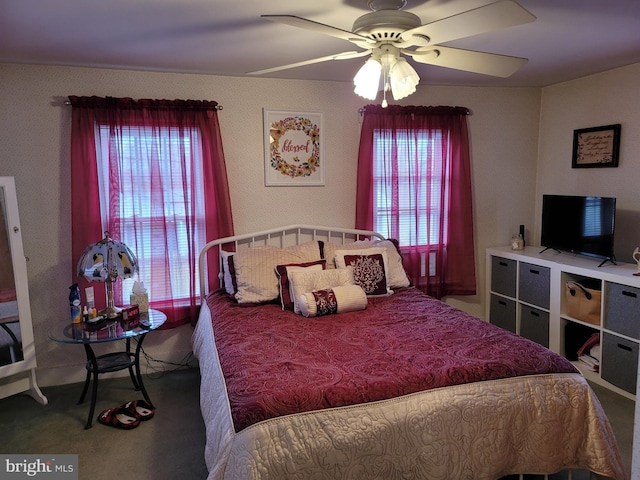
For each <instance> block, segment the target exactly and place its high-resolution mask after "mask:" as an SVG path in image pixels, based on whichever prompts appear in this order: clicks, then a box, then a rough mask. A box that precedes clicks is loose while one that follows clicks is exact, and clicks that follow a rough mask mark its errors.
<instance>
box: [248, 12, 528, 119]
mask: <svg viewBox="0 0 640 480" xmlns="http://www.w3.org/2000/svg"><path fill="white" fill-rule="evenodd" d="M406 3H407V2H406V0H367V4H368V5H369V8H371V10H373V11H372V12H370V13H367V14H365V15H362V16H360V17H359V18H357V19H356V20H355V22H354V23H353V29H352V31H348V30H343V29H341V28H337V27H333V26H330V25H325V24H323V23H319V22H315V21H313V20H308V19H306V18H302V17H297V16H295V15H262V18H265V19H267V20H271V21H273V22H278V23H282V24H286V25H291V26H294V27H299V28H304V29H306V30H311V31H314V32H317V33H321V34H323V35H329V36H332V37H336V38H340V39H342V40H347V41H348V42H351V43H352V44H354V45H355V46H357V47H359V48H360V49H361V50H360V51H348V52H342V53H337V54H334V55H328V56H325V57H320V58H314V59H311V60H305V61H302V62H297V63H291V64H289V65H282V66H279V67H273V68H267V69H264V70H258V71H254V72H249V75H262V74H267V73H273V72H278V71H281V70H287V69H290V68H296V67H301V66H304V65H311V64H314V63H320V62H326V61H329V60H345V59H350V58H358V57H364V56H367V55H370V58H369V59H368V60H367V61H366V62H365V64H364V65H363V67H362V68H361V69H360V71H359V72H358V74H357V75H356V77H355V78H354V83H355V85H356V88H355V92H356V93H357V94H358V95H360V96H363V97H365V98H368V99H371V100H373V99H375V97H376V95H377V92H378V90H379V89H380V88H379V87H380V85H382V90H383V92H384V93H385V99H384V101H383V106H385V104H386V92H387V91H389V90H391V91H392V93H393V96H394V98H395V99H396V100H399V99H400V98H404V97H406V96H408V95H410V94H411V93H413V92H414V91H415V87H416V85H417V84H418V82H419V81H420V79H419V77H418V74H417V73H416V72H415V70H414V69H413V68H412V67H411V65H409V63H408V62H407V61H406V60H405V59H404V58H403V57H402V56H401V55H406V56H408V57H410V58H411V59H413V61H415V62H418V63H425V64H430V65H438V66H441V67H447V68H454V69H457V70H464V71H468V72H474V73H481V74H485V75H493V76H497V77H508V76H510V75H512V74H513V73H514V72H515V71H516V70H518V69H519V68H520V67H521V66H522V65H524V64H525V63H526V62H527V59H526V58H519V57H512V56H507V55H499V54H494V53H485V52H478V51H473V50H463V49H459V48H453V47H446V46H443V45H441V44H442V43H445V42H449V41H452V40H457V39H460V38H465V37H470V36H473V35H478V34H481V33H486V32H490V31H493V30H497V29H500V28H507V27H511V26H515V25H521V24H524V23H528V22H532V21H534V20H535V19H536V17H535V16H533V15H532V14H531V13H530V12H528V11H527V10H525V9H524V8H523V7H521V6H520V5H519V4H518V3H516V2H515V1H513V0H500V1H497V2H495V3H491V4H489V5H485V6H482V7H478V8H475V9H472V10H468V11H465V12H462V13H458V14H456V15H453V16H450V17H447V18H443V19H441V20H436V21H434V22H431V23H427V24H424V25H422V23H421V20H420V18H419V17H418V16H417V15H414V14H413V13H410V12H407V11H403V10H401V9H402V8H404V7H405V5H406Z"/></svg>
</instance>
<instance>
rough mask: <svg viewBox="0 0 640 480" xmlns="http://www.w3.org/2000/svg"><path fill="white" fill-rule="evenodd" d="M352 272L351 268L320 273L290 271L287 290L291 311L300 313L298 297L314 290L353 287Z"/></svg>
mask: <svg viewBox="0 0 640 480" xmlns="http://www.w3.org/2000/svg"><path fill="white" fill-rule="evenodd" d="M353 284H354V282H353V271H352V270H351V268H345V269H342V270H336V269H335V268H334V269H333V270H321V271H307V270H304V271H292V272H291V274H290V275H289V288H290V289H291V298H292V299H293V311H294V312H296V313H300V307H299V305H298V299H299V298H300V295H302V294H303V293H306V292H313V291H314V290H325V289H327V288H333V287H341V286H344V285H353Z"/></svg>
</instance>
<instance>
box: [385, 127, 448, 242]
mask: <svg viewBox="0 0 640 480" xmlns="http://www.w3.org/2000/svg"><path fill="white" fill-rule="evenodd" d="M442 137H443V135H442V132H441V131H431V132H429V131H427V130H418V131H416V132H411V133H410V132H409V131H407V130H399V131H396V132H395V134H392V132H390V131H384V130H376V131H375V132H374V137H373V141H374V157H373V164H374V165H373V169H374V174H373V182H374V187H373V188H374V205H375V206H374V230H376V231H377V232H380V233H382V234H383V235H385V236H386V237H393V238H397V239H398V241H399V242H400V245H403V246H425V245H439V244H441V243H446V231H447V224H446V215H444V213H445V212H446V211H447V205H446V198H447V192H446V189H447V182H446V181H444V182H443V177H442V176H441V175H440V172H441V171H442V169H443V162H442V151H441V149H440V148H439V147H440V145H441V144H442ZM392 151H394V153H395V158H394V155H392V154H391V152H392ZM434 172H435V173H436V174H434ZM390 179H392V181H390ZM445 180H446V178H445ZM427 197H428V199H429V200H428V201H422V200H423V199H426V198H427ZM394 205H397V208H394ZM394 226H396V227H395V228H394Z"/></svg>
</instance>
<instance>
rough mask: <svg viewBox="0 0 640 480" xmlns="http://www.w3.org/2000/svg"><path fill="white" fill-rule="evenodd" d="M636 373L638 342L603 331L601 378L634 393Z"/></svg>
mask: <svg viewBox="0 0 640 480" xmlns="http://www.w3.org/2000/svg"><path fill="white" fill-rule="evenodd" d="M637 375H638V344H637V343H636V342H632V341H631V340H627V339H625V338H622V337H618V336H616V335H612V334H610V333H606V332H605V333H604V335H603V338H602V359H601V370H600V376H601V377H602V379H603V380H606V381H607V382H609V383H611V384H613V385H615V386H616V387H619V388H621V389H622V390H625V391H627V392H629V393H632V394H634V395H635V393H636V380H637Z"/></svg>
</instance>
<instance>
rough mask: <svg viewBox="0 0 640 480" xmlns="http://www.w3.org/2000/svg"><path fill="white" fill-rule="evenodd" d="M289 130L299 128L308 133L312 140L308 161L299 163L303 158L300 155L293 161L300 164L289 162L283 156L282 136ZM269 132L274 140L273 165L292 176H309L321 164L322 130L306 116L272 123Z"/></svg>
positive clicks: (272, 143) (279, 170)
mask: <svg viewBox="0 0 640 480" xmlns="http://www.w3.org/2000/svg"><path fill="white" fill-rule="evenodd" d="M289 130H299V131H301V132H304V133H306V134H307V135H308V136H309V139H310V140H311V145H312V150H311V156H310V157H309V158H308V159H307V161H306V162H302V163H299V162H300V161H301V160H300V158H299V157H298V156H295V157H293V161H294V162H296V163H299V164H298V165H296V164H292V163H288V162H287V161H286V160H284V159H283V158H282V154H281V153H280V138H282V136H284V134H285V133H287V132H288V131H289ZM269 134H270V135H271V138H272V139H273V141H272V142H271V146H270V152H271V167H272V168H274V169H275V170H277V171H278V172H280V173H281V174H282V175H286V176H288V177H291V178H297V177H309V176H311V174H312V173H313V172H315V171H316V169H317V168H318V167H319V166H320V130H319V129H318V126H317V125H316V124H314V123H313V122H312V121H311V120H309V119H308V118H305V117H287V118H285V119H283V120H281V121H279V122H274V123H272V124H271V128H270V129H269Z"/></svg>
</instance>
